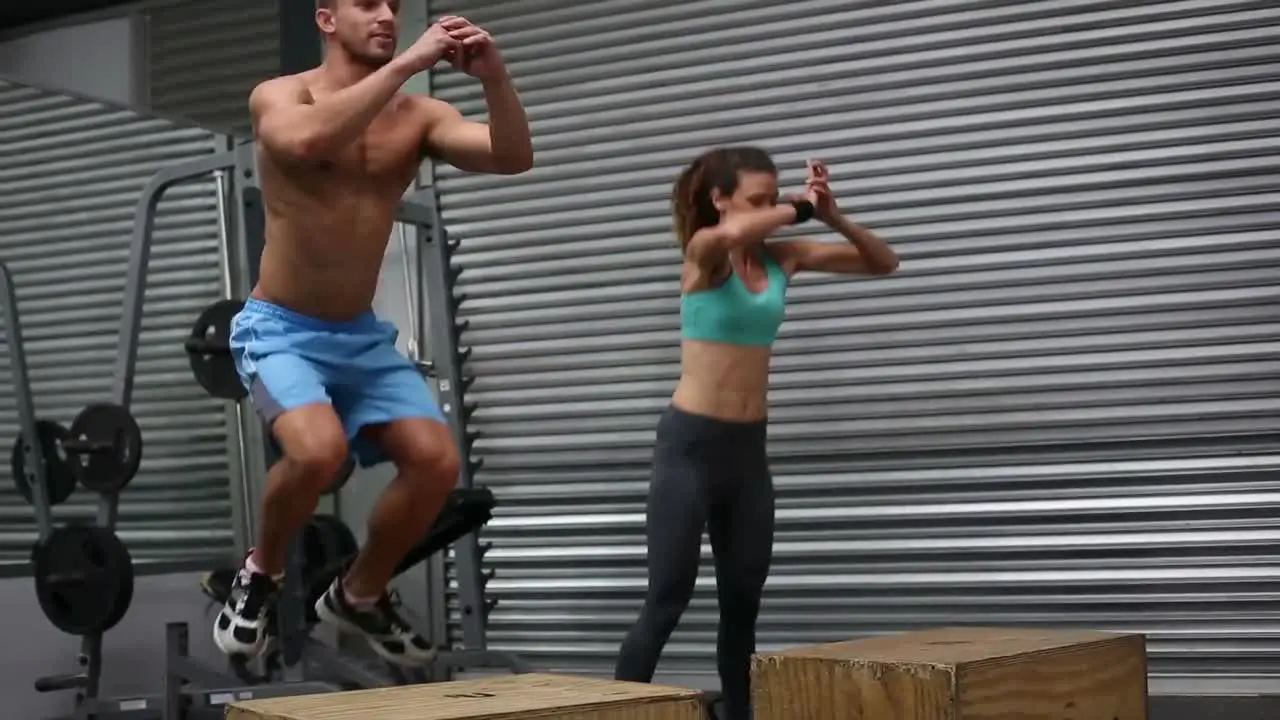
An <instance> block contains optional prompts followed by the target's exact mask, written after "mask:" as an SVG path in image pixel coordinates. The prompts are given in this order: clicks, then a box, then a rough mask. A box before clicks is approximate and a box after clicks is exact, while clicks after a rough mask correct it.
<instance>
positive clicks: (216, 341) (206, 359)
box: [183, 300, 249, 400]
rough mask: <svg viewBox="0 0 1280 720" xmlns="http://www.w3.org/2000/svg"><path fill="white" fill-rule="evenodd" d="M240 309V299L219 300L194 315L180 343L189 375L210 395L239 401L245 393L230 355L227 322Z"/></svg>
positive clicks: (229, 328)
mask: <svg viewBox="0 0 1280 720" xmlns="http://www.w3.org/2000/svg"><path fill="white" fill-rule="evenodd" d="M243 308H244V301H243V300H219V301H217V302H215V303H213V304H212V305H210V306H209V307H207V308H205V310H204V312H202V313H200V317H198V318H196V321H195V323H194V324H193V325H192V326H191V334H190V336H188V338H187V339H186V341H185V342H184V343H183V347H184V348H185V349H186V351H187V360H188V361H189V362H190V364H191V374H192V375H194V376H195V378H196V382H198V383H200V387H202V388H204V390H205V392H207V393H209V394H210V395H212V396H213V397H216V398H223V399H226V400H240V399H243V398H244V397H245V396H246V395H248V394H249V393H248V391H247V390H245V388H244V384H243V383H241V382H240V375H239V373H237V372H236V364H235V360H233V359H232V357H231V345H230V343H231V321H232V319H234V318H235V316H236V313H239V312H240V310H242V309H243Z"/></svg>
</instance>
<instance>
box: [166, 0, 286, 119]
mask: <svg viewBox="0 0 1280 720" xmlns="http://www.w3.org/2000/svg"><path fill="white" fill-rule="evenodd" d="M145 13H146V18H147V57H148V61H147V70H148V74H149V78H148V84H149V86H150V94H151V108H152V110H154V111H155V112H158V113H163V114H165V115H176V116H181V117H186V118H191V119H193V120H195V121H196V122H199V123H201V124H204V125H207V126H210V127H216V128H219V129H229V130H232V131H234V132H237V133H244V134H247V133H248V131H249V104H248V103H249V92H250V91H252V90H253V87H254V86H255V85H257V84H258V83H259V82H261V81H263V80H266V79H267V78H271V77H275V76H276V75H279V74H280V20H279V10H278V3H276V2H275V1H274V0H201V2H191V1H190V0H154V2H151V3H148V4H147V6H146V9H145Z"/></svg>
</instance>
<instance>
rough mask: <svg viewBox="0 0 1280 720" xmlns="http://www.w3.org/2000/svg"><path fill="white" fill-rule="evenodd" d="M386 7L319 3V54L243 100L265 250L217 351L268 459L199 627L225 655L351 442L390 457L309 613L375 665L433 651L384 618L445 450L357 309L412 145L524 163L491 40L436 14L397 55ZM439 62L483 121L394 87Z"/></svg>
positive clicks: (452, 476)
mask: <svg viewBox="0 0 1280 720" xmlns="http://www.w3.org/2000/svg"><path fill="white" fill-rule="evenodd" d="M399 4H400V3H399V2H398V1H397V0H389V1H384V2H370V0H321V2H320V4H319V7H318V9H317V10H316V23H317V24H318V25H319V27H320V31H321V32H322V33H323V35H324V40H325V57H324V62H323V63H322V64H321V65H320V66H319V67H317V68H314V69H312V70H309V71H306V72H303V73H301V74H298V75H290V76H284V77H279V78H275V79H272V80H268V81H266V82H264V83H262V84H261V85H259V86H258V87H257V88H255V89H254V91H253V93H252V94H251V96H250V98H249V108H250V112H251V114H252V116H253V122H254V133H255V136H256V139H257V148H258V158H257V161H258V174H259V177H258V179H259V184H260V185H261V188H262V192H263V197H264V200H265V205H266V216H267V224H266V247H265V249H264V251H263V253H262V260H261V266H260V269H261V271H260V273H259V275H260V278H259V282H258V285H257V287H255V288H254V290H253V292H252V293H251V296H250V298H249V300H248V301H246V303H245V307H244V309H243V310H242V311H241V312H240V314H239V315H237V316H236V318H235V321H234V323H233V326H232V333H231V347H232V352H233V355H234V357H235V360H236V364H237V368H238V369H239V372H240V376H241V380H242V381H243V382H244V384H245V386H246V387H247V388H248V389H249V393H250V397H251V399H252V402H253V403H254V405H255V407H256V408H257V409H258V411H259V412H260V413H261V414H262V415H263V417H264V419H265V421H266V422H267V423H268V424H269V425H270V428H271V432H272V434H273V435H274V437H275V438H276V440H277V441H278V442H279V444H280V446H281V449H282V450H283V455H284V458H283V459H282V460H281V461H280V462H278V463H276V464H275V465H274V466H273V467H272V468H271V470H270V472H269V473H268V475H267V482H266V488H265V490H264V493H263V498H262V506H261V518H262V519H261V526H260V529H259V535H258V541H257V546H256V547H255V548H254V549H253V550H252V551H250V553H249V555H248V557H247V558H246V560H245V564H244V568H243V569H242V570H241V571H240V572H239V573H238V575H237V577H236V580H235V583H234V585H233V587H232V590H231V597H230V599H229V600H228V601H227V604H226V607H224V608H223V610H222V612H221V613H219V616H218V619H217V621H216V623H215V627H214V640H215V642H216V643H217V645H218V647H220V648H221V649H222V651H223V652H225V653H228V654H237V655H244V656H250V657H252V656H256V655H258V654H260V653H261V652H262V650H263V648H264V646H265V644H266V637H265V626H266V621H267V617H268V615H269V614H270V611H271V609H272V608H273V607H274V605H275V600H276V596H277V594H278V589H279V583H280V579H281V576H282V574H283V571H284V566H285V559H286V554H287V550H286V549H287V547H288V545H289V542H290V541H291V539H292V538H293V537H294V535H295V534H296V533H297V532H298V531H299V530H300V529H301V527H302V526H303V525H304V524H305V523H306V521H307V519H308V518H309V517H310V516H311V514H312V513H313V512H314V511H315V507H316V504H317V502H318V501H319V498H320V495H321V494H322V493H323V492H324V491H325V489H326V488H327V486H329V485H330V484H331V483H332V482H333V480H334V476H335V475H336V474H337V472H338V470H339V468H340V467H341V466H342V464H343V463H344V462H345V460H346V459H347V457H348V454H349V452H350V451H354V453H355V455H356V457H357V459H358V460H359V462H360V464H361V466H364V467H368V466H371V465H374V464H377V463H379V462H382V461H384V460H386V459H390V460H391V461H393V462H394V463H395V465H396V468H397V471H398V474H397V475H396V477H395V479H394V480H393V481H392V482H391V485H390V486H389V487H388V488H387V489H386V491H385V492H384V493H383V495H382V497H381V498H379V500H378V503H377V504H376V506H375V507H374V509H373V512H372V514H371V516H370V518H369V522H368V541H367V543H366V544H365V546H364V547H363V548H362V549H361V551H360V553H359V555H358V556H357V557H356V559H355V560H354V562H353V563H352V564H351V566H350V568H349V569H348V570H347V572H346V573H345V575H344V576H343V577H341V578H340V579H339V580H338V581H336V582H335V583H334V585H333V586H332V587H331V588H330V589H329V590H328V592H327V593H325V595H324V596H323V597H322V598H321V599H320V601H319V602H317V603H316V611H317V612H318V613H319V615H320V617H321V618H322V619H323V620H325V621H327V622H330V623H333V624H335V625H337V626H338V627H339V628H340V629H342V630H345V631H348V632H355V633H359V634H362V635H363V636H364V637H365V638H366V639H367V640H368V642H369V643H370V645H371V646H372V647H373V649H374V651H376V652H377V653H378V654H379V655H380V656H381V657H383V658H384V659H386V660H387V661H389V662H393V663H396V664H399V665H405V666H419V665H423V664H426V663H429V662H430V661H431V660H432V659H434V657H435V651H434V649H433V648H432V647H430V645H429V644H428V643H427V642H426V640H424V639H423V638H422V637H421V636H419V635H418V634H417V633H415V632H414V631H413V629H412V628H410V627H409V626H408V624H407V623H405V622H404V620H402V619H401V618H400V617H399V616H398V614H397V613H396V611H395V609H394V607H393V605H392V603H391V601H390V599H389V597H388V594H387V584H388V583H389V582H390V580H391V577H392V574H393V572H394V569H395V567H396V565H397V564H398V563H399V561H400V560H401V559H402V558H403V557H404V555H405V554H406V553H407V552H408V550H409V549H410V548H411V547H412V546H413V545H414V544H415V543H417V542H418V541H419V540H421V539H422V538H423V536H424V535H425V534H426V533H427V532H428V531H429V530H430V528H431V526H432V524H433V523H434V521H435V519H436V516H437V515H438V514H439V512H440V509H441V507H442V506H443V503H444V501H445V499H446V497H447V496H448V493H449V491H450V490H451V489H452V488H453V487H454V485H455V484H456V482H457V476H458V468H459V462H460V461H459V457H458V450H457V448H456V447H455V446H454V443H453V436H452V434H451V432H450V429H449V427H448V426H447V425H446V422H445V418H444V416H443V415H442V414H441V412H440V408H439V406H438V404H437V402H436V400H435V398H434V396H433V395H432V393H431V390H430V388H429V387H428V386H427V384H426V382H425V380H424V379H423V377H422V376H421V374H420V373H419V372H418V370H417V368H415V367H414V365H412V364H411V363H410V362H409V361H408V359H407V358H405V357H404V356H403V355H401V354H400V353H399V352H398V351H397V350H396V348H395V340H396V337H397V331H396V329H395V327H394V326H393V325H391V324H390V323H387V322H384V321H382V320H379V319H378V318H376V317H375V316H374V315H373V313H372V311H371V306H372V302H373V296H374V292H375V289H376V287H377V282H378V275H379V270H380V268H381V266H382V258H383V253H384V251H385V249H386V245H387V240H388V238H389V237H390V234H391V230H392V226H393V224H394V213H395V209H396V207H397V205H398V203H399V201H400V199H401V197H402V195H403V193H404V191H405V190H406V188H407V187H408V186H409V183H410V182H411V181H412V180H413V179H414V177H415V176H416V174H417V172H418V169H419V165H420V163H421V162H422V160H423V159H424V158H425V157H427V156H433V157H436V158H438V159H440V160H442V161H444V162H447V163H449V164H451V165H454V166H456V167H458V168H460V169H462V170H466V171H471V172H484V173H497V174H516V173H522V172H525V171H526V170H528V169H530V167H532V164H533V150H532V143H531V141H530V138H529V127H528V122H527V120H526V118H525V114H524V109H523V108H522V107H521V103H520V99H519V97H518V96H517V94H516V91H515V89H514V88H513V86H512V82H511V78H510V76H509V75H508V74H507V71H506V68H505V66H504V64H503V61H502V57H501V55H500V54H499V52H498V49H497V47H496V46H495V45H494V42H493V40H492V38H490V36H489V35H488V34H487V33H486V32H485V31H484V30H482V29H481V28H479V27H476V26H475V25H472V24H471V23H470V22H468V21H467V20H466V19H464V18H461V17H445V18H441V19H440V20H439V21H437V22H436V23H435V24H434V25H432V26H431V27H430V28H429V29H428V30H427V31H426V32H425V33H424V34H423V35H422V36H421V37H420V38H419V39H418V40H417V41H416V42H415V43H414V44H413V45H412V46H411V47H410V48H408V49H407V50H406V51H405V52H404V53H402V54H400V55H399V56H396V55H395V51H396V36H397V18H396V14H397V12H398V10H399ZM442 59H444V60H448V61H449V62H451V63H452V64H453V66H454V67H455V68H456V69H458V70H460V71H462V72H464V73H467V74H469V75H472V76H474V77H476V78H477V79H479V80H480V82H481V83H482V84H483V86H484V92H485V98H486V100H487V101H488V106H489V123H488V124H487V125H486V124H481V123H476V122H469V121H466V120H464V119H463V117H462V115H461V114H460V113H459V112H458V111H457V110H455V109H454V108H452V107H450V106H449V105H448V104H446V103H443V102H440V101H438V100H434V99H431V98H427V97H422V96H415V95H408V94H403V93H401V92H400V88H401V86H402V85H403V84H404V83H405V81H407V80H408V79H409V78H411V77H413V76H414V75H416V74H417V73H420V72H424V71H426V70H428V69H429V68H431V67H432V66H433V65H435V64H436V62H437V61H439V60H442Z"/></svg>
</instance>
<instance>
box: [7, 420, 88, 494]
mask: <svg viewBox="0 0 1280 720" xmlns="http://www.w3.org/2000/svg"><path fill="white" fill-rule="evenodd" d="M36 434H38V435H39V436H40V453H41V455H42V456H43V458H44V471H45V492H46V493H47V494H48V496H49V505H50V506H54V505H61V504H62V503H64V502H66V501H67V498H69V497H71V494H72V493H74V492H75V491H76V475H75V473H74V472H72V470H71V464H70V462H69V461H68V460H67V456H66V455H65V451H64V450H63V449H62V443H63V442H64V441H65V440H66V439H67V438H69V437H71V431H69V430H67V429H66V428H64V427H62V426H61V425H59V424H58V423H56V422H53V421H52V420H37V421H36ZM25 445H26V443H25V442H24V438H23V437H22V434H21V433H19V434H18V437H16V438H14V441H13V452H12V453H10V455H9V469H10V470H12V471H13V484H14V486H15V487H16V488H17V489H18V493H19V494H20V495H22V498H23V499H24V500H26V501H27V504H28V505H34V504H35V493H34V492H32V489H31V480H30V479H29V478H28V477H27V454H26V453H25V452H23V448H24V446H25Z"/></svg>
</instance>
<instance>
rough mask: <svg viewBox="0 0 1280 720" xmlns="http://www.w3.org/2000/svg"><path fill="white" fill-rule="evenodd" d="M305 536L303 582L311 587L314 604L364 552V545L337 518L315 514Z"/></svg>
mask: <svg viewBox="0 0 1280 720" xmlns="http://www.w3.org/2000/svg"><path fill="white" fill-rule="evenodd" d="M302 533H303V534H302V553H303V557H304V558H305V559H304V564H303V569H302V582H303V583H304V585H305V587H307V588H308V593H307V596H308V598H309V599H310V600H312V601H314V600H317V599H319V597H320V595H322V594H323V593H324V591H325V590H327V589H328V587H329V584H330V583H332V582H333V577H334V575H335V573H336V571H337V570H338V569H339V568H340V567H342V566H343V565H344V564H345V563H346V562H347V560H349V559H351V557H352V556H354V555H355V554H356V552H358V551H359V550H360V545H359V543H358V542H357V541H356V536H355V534H354V533H352V532H351V528H350V527H348V526H347V524H346V523H344V522H342V520H340V519H338V518H336V517H334V516H333V515H312V516H311V519H310V520H308V521H307V524H306V525H304V526H303V528H302ZM309 606H310V604H308V607H309Z"/></svg>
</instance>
